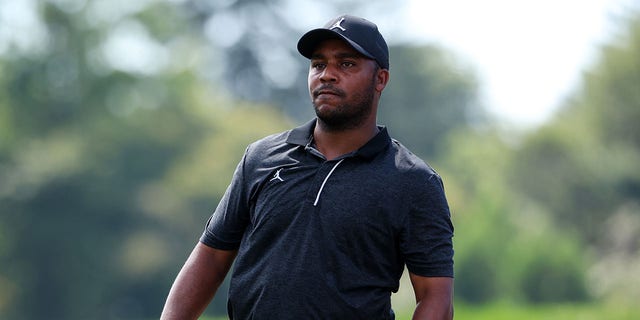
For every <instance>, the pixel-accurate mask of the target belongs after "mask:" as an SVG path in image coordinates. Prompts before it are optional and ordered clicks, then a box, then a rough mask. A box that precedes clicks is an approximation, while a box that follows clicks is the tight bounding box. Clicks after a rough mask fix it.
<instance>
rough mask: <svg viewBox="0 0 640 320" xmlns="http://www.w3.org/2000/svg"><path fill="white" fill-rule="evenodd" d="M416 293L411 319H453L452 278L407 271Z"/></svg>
mask: <svg viewBox="0 0 640 320" xmlns="http://www.w3.org/2000/svg"><path fill="white" fill-rule="evenodd" d="M409 278H410V279H411V284H412V285H413V291H414V293H415V295H416V303H417V304H416V310H415V312H414V313H413V320H451V319H453V278H447V277H422V276H419V275H416V274H413V273H411V272H410V273H409Z"/></svg>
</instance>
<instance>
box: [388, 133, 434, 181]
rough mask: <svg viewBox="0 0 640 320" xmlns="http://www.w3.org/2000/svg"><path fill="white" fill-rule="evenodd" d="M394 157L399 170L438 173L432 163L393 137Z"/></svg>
mask: <svg viewBox="0 0 640 320" xmlns="http://www.w3.org/2000/svg"><path fill="white" fill-rule="evenodd" d="M392 146H393V147H392V148H393V152H394V154H393V159H394V161H395V165H396V167H398V169H399V170H401V171H403V172H407V173H421V174H426V175H429V176H430V175H436V176H437V175H438V174H437V173H436V171H435V170H434V169H433V167H431V165H430V164H429V163H428V162H427V161H425V160H424V159H422V158H420V157H419V156H418V155H416V154H415V153H413V152H412V151H411V150H410V149H409V148H407V147H406V146H405V145H403V144H402V143H400V142H399V141H398V140H396V139H392Z"/></svg>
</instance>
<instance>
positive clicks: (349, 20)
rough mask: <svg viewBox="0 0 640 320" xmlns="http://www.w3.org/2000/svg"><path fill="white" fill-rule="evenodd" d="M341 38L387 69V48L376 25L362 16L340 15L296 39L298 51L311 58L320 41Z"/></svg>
mask: <svg viewBox="0 0 640 320" xmlns="http://www.w3.org/2000/svg"><path fill="white" fill-rule="evenodd" d="M327 39H342V40H344V41H346V42H347V43H349V44H350V45H351V46H352V47H353V48H354V49H355V50H357V51H358V52H360V53H362V54H363V55H365V56H366V57H368V58H371V59H373V60H375V61H376V62H377V63H378V65H379V66H380V67H381V68H383V69H389V48H388V47H387V43H386V42H385V41H384V38H383V37H382V35H381V34H380V32H379V31H378V26H376V25H375V24H374V23H373V22H371V21H368V20H366V19H363V18H359V17H354V16H350V15H342V16H339V17H337V18H334V19H332V20H331V21H329V22H327V24H325V25H324V26H323V27H322V28H318V29H313V30H311V31H309V32H307V33H305V34H304V35H303V36H302V37H301V38H300V40H298V51H299V52H300V54H302V55H303V56H305V57H307V58H309V59H311V54H313V51H314V50H315V49H316V47H317V46H318V44H320V42H322V41H324V40H327Z"/></svg>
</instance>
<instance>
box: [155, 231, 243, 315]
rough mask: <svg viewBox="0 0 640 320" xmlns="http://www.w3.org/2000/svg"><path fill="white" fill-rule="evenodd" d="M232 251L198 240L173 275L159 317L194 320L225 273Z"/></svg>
mask: <svg viewBox="0 0 640 320" xmlns="http://www.w3.org/2000/svg"><path fill="white" fill-rule="evenodd" d="M236 253H237V251H236V250H233V251H226V250H218V249H214V248H211V247H208V246H206V245H204V244H202V243H198V244H197V245H196V247H195V248H194V249H193V251H192V252H191V255H190V256H189V258H188V259H187V262H185V264H184V266H183V267H182V270H180V273H179V274H178V276H177V277H176V280H175V282H174V283H173V286H172V287H171V290H170V291H169V296H168V297H167V301H166V303H165V305H164V310H162V315H161V316H160V319H162V320H177V319H181V320H182V319H197V318H198V317H199V316H200V315H201V314H202V312H204V310H205V309H206V307H207V305H208V304H209V302H210V301H211V299H212V298H213V296H214V295H215V293H216V291H217V290H218V287H219V286H220V284H221V283H222V281H223V280H224V278H225V276H226V275H227V272H229V268H230V267H231V264H232V263H233V260H234V259H235V257H236Z"/></svg>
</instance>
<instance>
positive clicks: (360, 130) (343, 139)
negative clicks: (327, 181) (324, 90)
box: [313, 120, 380, 160]
mask: <svg viewBox="0 0 640 320" xmlns="http://www.w3.org/2000/svg"><path fill="white" fill-rule="evenodd" d="M316 121H317V122H316V127H315V129H314V130H313V139H314V141H315V144H316V148H317V149H318V151H320V152H321V153H322V154H323V155H324V156H325V158H327V160H333V159H335V158H337V157H339V156H342V155H345V154H347V153H350V152H353V151H356V150H358V149H359V148H360V147H362V146H364V145H365V144H366V143H367V142H368V141H369V140H371V138H373V137H374V136H375V135H376V134H377V133H378V132H379V131H380V130H379V129H378V126H377V125H376V122H375V121H372V122H366V123H365V124H364V125H362V126H360V127H357V128H353V129H345V130H340V131H333V130H327V129H326V127H324V125H323V124H322V121H321V120H316Z"/></svg>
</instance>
